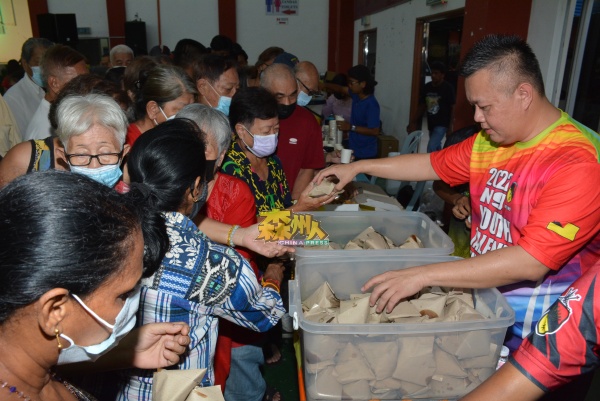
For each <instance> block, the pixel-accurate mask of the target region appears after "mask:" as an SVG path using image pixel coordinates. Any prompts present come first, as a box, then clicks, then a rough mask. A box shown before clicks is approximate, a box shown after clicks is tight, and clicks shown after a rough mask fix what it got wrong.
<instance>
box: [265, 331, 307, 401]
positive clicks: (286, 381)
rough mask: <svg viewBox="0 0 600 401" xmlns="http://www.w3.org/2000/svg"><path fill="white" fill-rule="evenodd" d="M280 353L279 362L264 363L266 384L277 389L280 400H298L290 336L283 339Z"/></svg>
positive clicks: (296, 378)
mask: <svg viewBox="0 0 600 401" xmlns="http://www.w3.org/2000/svg"><path fill="white" fill-rule="evenodd" d="M281 354H282V357H281V362H279V363H278V364H276V365H265V380H266V381H267V386H269V387H274V388H276V389H277V390H279V393H280V394H281V399H282V401H299V399H300V398H299V396H298V374H297V371H296V357H295V356H294V345H293V342H292V339H291V338H289V339H288V338H284V339H283V346H282V350H281Z"/></svg>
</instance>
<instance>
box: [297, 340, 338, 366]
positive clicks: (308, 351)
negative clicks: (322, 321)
mask: <svg viewBox="0 0 600 401" xmlns="http://www.w3.org/2000/svg"><path fill="white" fill-rule="evenodd" d="M341 346H342V344H340V342H339V341H338V339H337V338H335V337H334V336H330V335H328V334H322V335H312V336H306V337H304V350H305V352H304V355H305V358H306V361H307V362H308V363H317V362H323V361H328V360H330V359H333V358H334V357H335V354H336V353H337V352H338V349H339V348H340V347H341Z"/></svg>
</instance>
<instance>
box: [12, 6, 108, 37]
mask: <svg viewBox="0 0 600 401" xmlns="http://www.w3.org/2000/svg"><path fill="white" fill-rule="evenodd" d="M17 2H18V1H15V2H14V3H17ZM48 12H49V13H50V14H75V19H76V20H77V27H78V28H83V27H86V28H91V34H90V35H80V36H81V37H82V38H85V37H94V38H103V37H108V14H107V12H106V2H105V1H104V0H48Z"/></svg>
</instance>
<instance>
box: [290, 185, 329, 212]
mask: <svg viewBox="0 0 600 401" xmlns="http://www.w3.org/2000/svg"><path fill="white" fill-rule="evenodd" d="M314 186H315V184H314V183H313V182H310V183H309V184H308V185H307V186H306V188H305V189H304V191H302V193H301V194H300V197H299V198H298V202H297V203H296V204H295V205H294V207H293V209H294V211H295V212H307V211H311V210H316V209H318V208H319V207H321V206H323V205H326V204H328V203H331V202H333V200H334V199H335V197H336V196H337V191H336V190H333V191H331V193H330V194H329V195H324V196H319V197H318V198H312V197H310V196H309V195H308V194H309V193H310V191H312V189H313V188H314Z"/></svg>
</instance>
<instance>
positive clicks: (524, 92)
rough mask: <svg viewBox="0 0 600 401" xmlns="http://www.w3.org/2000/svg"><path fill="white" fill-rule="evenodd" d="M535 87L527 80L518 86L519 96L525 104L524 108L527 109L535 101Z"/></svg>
mask: <svg viewBox="0 0 600 401" xmlns="http://www.w3.org/2000/svg"><path fill="white" fill-rule="evenodd" d="M534 92H535V89H534V88H533V85H531V84H530V83H527V82H523V83H521V84H519V86H518V87H517V96H518V97H519V99H520V100H521V104H522V105H523V110H527V109H528V108H529V106H531V103H532V102H533V96H534Z"/></svg>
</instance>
